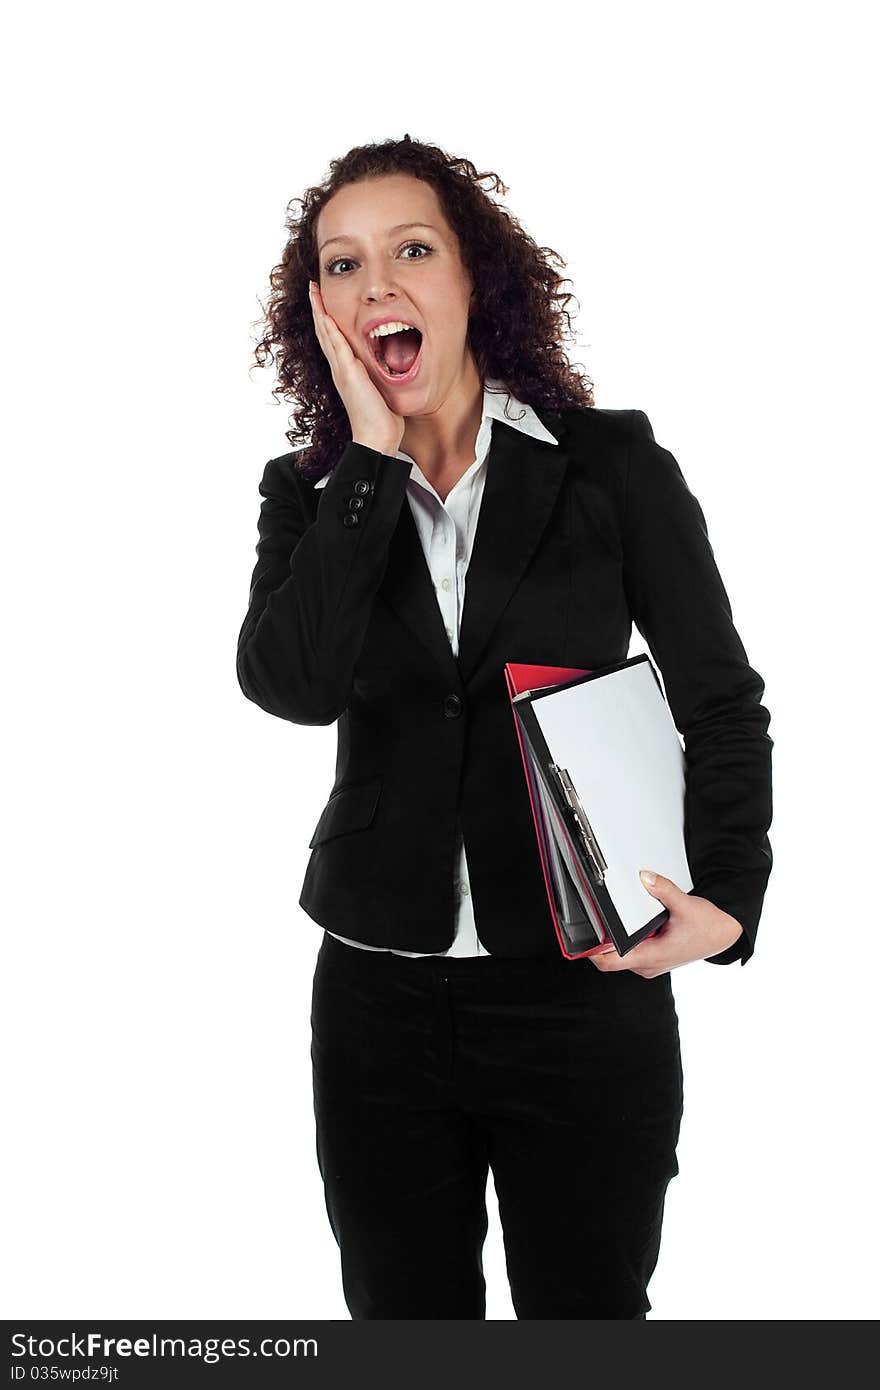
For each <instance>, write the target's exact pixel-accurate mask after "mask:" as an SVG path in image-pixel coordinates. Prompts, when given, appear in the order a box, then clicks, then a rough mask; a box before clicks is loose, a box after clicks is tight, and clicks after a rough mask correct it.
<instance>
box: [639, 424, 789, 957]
mask: <svg viewBox="0 0 880 1390" xmlns="http://www.w3.org/2000/svg"><path fill="white" fill-rule="evenodd" d="M623 534H624V560H623V565H624V586H625V589H626V593H627V599H628V603H629V608H630V613H631V616H632V618H633V620H634V622H635V624H636V626H637V627H638V629H639V631H640V632H641V633H642V635H643V637H644V638H645V641H646V642H647V644H648V646H649V648H650V651H651V654H652V656H653V658H654V660H655V662H656V664H657V666H658V667H659V669H660V671H661V673H662V676H663V683H664V685H665V687H666V696H667V699H668V702H669V707H670V710H671V712H672V716H673V719H674V721H675V725H676V728H677V729H678V731H679V733H680V734H681V735H682V737H683V739H684V743H685V768H686V773H685V786H686V792H685V848H686V851H687V856H688V864H689V866H690V870H691V877H692V879H693V884H694V886H693V888H692V889H691V890H690V891H691V894H693V895H697V896H699V897H704V898H708V899H709V901H710V902H713V903H714V904H715V905H716V906H717V907H720V908H721V909H723V911H725V912H729V913H730V915H731V916H732V917H734V918H736V920H737V921H738V922H739V923H740V924H741V926H742V928H743V931H742V935H741V936H740V937H739V939H738V940H737V941H736V942H735V943H734V944H733V946H731V947H729V948H728V949H727V950H726V951H722V952H720V953H719V954H718V955H714V956H708V957H707V958H706V959H707V960H709V961H710V962H711V963H712V964H713V965H729V964H732V963H733V962H734V961H736V960H739V961H741V962H742V964H743V965H745V963H746V961H747V960H748V959H749V958H750V957H751V956H752V954H753V952H754V949H755V936H756V933H757V929H758V922H759V920H760V917H761V909H762V906H763V900H764V894H765V891H766V888H767V881H768V879H769V876H770V870H771V867H772V864H773V855H772V850H771V846H770V841H769V839H768V835H767V831H768V829H769V827H770V823H771V820H772V788H771V749H772V747H773V739H772V738H771V737H770V735H769V734H768V732H767V729H768V726H769V723H770V715H769V713H768V711H767V709H766V708H765V706H764V705H763V704H762V703H761V701H762V697H763V694H764V682H763V680H762V679H761V677H760V676H759V675H758V673H757V671H755V670H753V668H752V667H751V666H750V665H749V663H748V659H747V656H746V652H745V649H744V647H743V644H742V642H741V640H740V638H739V635H738V633H737V631H736V628H735V627H734V625H733V618H732V614H731V607H730V601H729V599H728V596H727V592H726V590H725V588H724V584H723V583H722V580H721V576H720V574H719V573H718V569H717V566H716V564H715V558H714V555H713V551H712V546H711V544H710V542H709V535H708V530H707V527H706V519H705V517H704V515H703V511H702V508H701V507H700V504H699V502H698V501H697V499H696V497H695V496H694V494H693V493H692V492H691V491H690V489H689V487H688V485H687V483H686V481H685V479H684V476H683V474H682V471H681V469H680V468H679V465H678V463H677V462H676V460H675V458H674V457H673V456H672V454H671V453H670V452H669V451H668V450H667V449H664V448H661V446H660V445H659V444H657V443H656V441H655V439H654V432H653V430H652V428H651V423H650V421H649V419H648V417H647V415H645V413H644V412H643V411H641V410H634V411H632V431H631V435H630V440H629V450H628V463H627V470H626V492H625V503H624V527H623Z"/></svg>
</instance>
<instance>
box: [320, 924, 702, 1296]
mask: <svg viewBox="0 0 880 1390" xmlns="http://www.w3.org/2000/svg"><path fill="white" fill-rule="evenodd" d="M311 1027H312V1044H311V1059H312V1071H313V1080H314V1108H315V1122H316V1141H317V1156H318V1164H319V1168H320V1172H321V1176H322V1179H323V1183H324V1193H325V1200H326V1205H327V1214H328V1216H329V1218H330V1225H331V1227H332V1230H333V1234H334V1236H335V1238H336V1241H337V1243H338V1245H339V1250H340V1255H341V1263H342V1284H343V1290H344V1295H345V1300H346V1303H347V1306H348V1309H349V1311H350V1313H351V1316H352V1318H485V1316H486V1284H485V1279H484V1276H483V1266H482V1248H483V1243H484V1241H485V1237H486V1232H487V1228H488V1219H487V1212H486V1202H485V1194H486V1182H487V1178H488V1170H489V1168H491V1169H492V1174H493V1180H494V1183H495V1190H496V1194H497V1198H498V1209H499V1214H500V1218H501V1223H502V1229H503V1239H504V1250H505V1257H506V1264H507V1274H508V1279H509V1282H510V1290H511V1296H512V1300H513V1306H514V1309H515V1312H516V1316H517V1317H518V1318H628V1319H635V1318H642V1317H644V1315H645V1314H646V1313H647V1312H648V1311H649V1310H650V1307H651V1304H650V1301H649V1299H648V1296H647V1285H648V1281H649V1280H650V1278H651V1275H652V1273H653V1271H654V1268H655V1265H656V1262H657V1257H658V1253H659V1248H660V1230H661V1223H662V1218H663V1208H664V1202H665V1198H666V1189H667V1186H668V1183H669V1181H670V1179H671V1178H672V1177H674V1176H675V1175H676V1174H677V1173H678V1171H679V1169H678V1162H677V1159H676V1152H675V1150H676V1145H677V1143H678V1135H679V1128H680V1124H681V1118H682V1113H683V1095H684V1092H683V1075H682V1068H681V1053H680V1048H679V1033H678V1016H677V1014H676V1011H675V1004H674V1000H673V994H672V985H671V980H670V976H669V974H668V973H667V974H664V975H659V976H657V978H656V979H653V980H645V979H642V977H641V976H639V975H635V974H633V972H632V971H628V970H626V971H620V972H615V973H613V974H607V975H603V974H602V973H601V972H600V971H599V970H597V969H596V968H595V966H593V965H592V964H591V963H590V961H589V960H586V959H584V960H579V961H567V960H565V959H564V957H563V956H562V954H561V953H560V954H558V955H552V956H547V957H540V958H534V959H532V958H529V959H514V960H509V959H502V958H500V957H497V956H478V957H458V958H455V957H452V958H450V957H424V958H412V957H404V956H395V955H391V954H389V953H387V952H374V951H362V950H358V949H357V948H356V947H353V946H346V945H344V944H343V943H341V942H339V941H336V940H335V939H334V938H333V937H331V936H330V935H328V934H327V933H325V934H324V938H323V941H322V944H321V947H320V950H319V952H318V958H317V962H316V967H315V975H314V983H313V991H312V1013H311Z"/></svg>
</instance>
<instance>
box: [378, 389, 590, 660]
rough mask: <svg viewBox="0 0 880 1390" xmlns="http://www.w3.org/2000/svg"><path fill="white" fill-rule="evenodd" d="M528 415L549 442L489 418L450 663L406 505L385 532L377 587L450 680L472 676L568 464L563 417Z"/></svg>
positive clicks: (540, 413) (541, 412) (547, 413)
mask: <svg viewBox="0 0 880 1390" xmlns="http://www.w3.org/2000/svg"><path fill="white" fill-rule="evenodd" d="M535 413H536V415H538V417H539V419H540V420H541V422H542V424H544V425H546V427H547V429H548V430H550V432H551V434H553V435H554V436H555V437H556V439H557V440H558V441H559V442H558V443H557V444H555V445H554V444H550V443H548V442H545V441H543V440H539V439H535V438H533V436H531V435H527V434H524V433H523V432H522V430H518V429H514V427H513V426H512V425H507V424H505V423H504V421H503V420H499V419H497V418H496V419H494V420H493V422H492V440H491V444H490V446H489V453H488V456H487V458H486V470H487V471H486V481H485V486H484V491H483V499H482V502H481V504H480V515H479V519H478V522H477V530H476V534H475V536H474V544H473V550H472V552H471V558H470V563H469V565H468V570H467V575H466V577H465V600H464V610H463V612H462V618H461V631H460V634H459V644H458V645H459V652H458V661H457V662H456V659H455V657H454V656H453V654H452V648H451V646H450V643H449V638H448V637H447V635H446V628H445V625H444V623H443V617H442V614H441V612H440V608H439V605H438V603H437V596H436V594H435V592H434V586H433V583H432V581H431V574H430V570H429V569H428V563H427V560H426V559H425V555H424V552H423V550H422V547H421V542H420V540H419V534H418V531H417V530H416V524H415V521H414V520H413V516H412V512H411V511H410V508H409V504H408V503H406V504H405V505H404V506H403V507H402V508H401V513H400V520H399V522H398V525H397V528H396V530H395V533H394V536H393V537H392V541H391V545H390V548H389V560H388V567H387V569H386V572H385V577H384V579H383V581H382V585H381V588H380V590H379V592H380V593H381V594H382V596H383V597H384V599H385V600H386V602H388V603H389V604H390V605H391V607H392V608H393V609H394V611H395V612H396V613H397V614H398V616H399V617H400V618H401V619H402V620H403V622H405V623H406V625H407V627H408V628H409V629H410V631H411V632H412V634H413V636H414V637H415V638H416V639H417V640H418V641H419V642H421V644H422V645H423V646H424V647H425V648H426V649H427V651H429V652H430V653H431V655H432V657H433V658H434V659H435V660H436V661H437V663H438V664H439V665H440V667H441V668H442V670H443V671H444V673H445V674H446V676H447V678H448V680H449V682H450V685H451V686H455V685H456V684H458V682H459V681H460V682H461V683H462V684H467V683H468V681H470V680H471V678H472V677H473V675H474V673H475V671H476V669H477V667H478V663H479V660H480V657H481V655H482V653H483V651H484V650H485V648H486V645H487V643H488V641H489V638H490V636H491V634H492V631H493V629H494V628H495V626H496V624H497V623H498V621H499V619H500V617H501V614H502V613H503V611H504V609H505V608H506V606H507V604H508V602H509V600H510V597H511V595H512V594H513V592H514V590H515V589H516V586H517V585H518V583H519V581H520V579H521V578H522V575H523V574H524V573H525V570H526V568H527V566H528V564H529V561H530V560H531V558H532V555H533V554H534V552H535V550H536V549H537V546H538V543H539V541H540V539H541V536H542V534H543V532H544V529H545V527H546V525H547V522H548V521H549V519H550V515H551V513H552V511H553V508H554V506H555V504H556V499H557V497H558V495H559V490H560V488H561V486H562V481H563V478H564V476H565V471H566V467H567V464H568V452H567V449H566V435H567V431H566V427H565V423H564V421H563V420H562V417H561V415H559V414H558V413H557V412H555V411H549V410H543V409H540V408H538V407H535Z"/></svg>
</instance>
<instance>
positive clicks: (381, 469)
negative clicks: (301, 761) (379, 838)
mask: <svg viewBox="0 0 880 1390" xmlns="http://www.w3.org/2000/svg"><path fill="white" fill-rule="evenodd" d="M410 471H411V465H410V463H408V462H407V461H405V460H403V459H398V458H395V457H393V456H391V455H387V454H382V453H379V451H378V450H376V449H369V448H367V446H366V445H364V444H357V443H355V442H354V441H351V442H349V443H348V444H347V445H346V446H345V449H344V450H343V453H342V455H341V457H340V459H339V461H338V463H337V464H336V466H335V468H334V469H333V472H332V474H331V475H330V478H329V480H328V482H327V483H326V485H325V486H324V487H323V488H322V489H321V496H320V501H319V502H318V508H317V516H316V517H315V518H314V519H311V518H310V517H309V516H308V515H307V513H306V510H305V507H304V503H303V499H302V488H303V487H308V486H313V484H310V483H309V482H307V481H304V480H303V479H302V478H300V477H299V476H298V475H297V474H296V471H295V470H294V468H293V467H292V463H291V458H290V456H289V455H286V456H282V457H280V458H277V459H270V460H269V462H268V463H267V464H266V466H265V469H264V472H263V478H262V481H261V483H260V488H259V490H260V495H261V496H262V497H263V498H264V501H263V503H262V505H261V507H260V515H259V521H258V533H259V541H258V543H257V563H256V567H255V568H254V571H253V576H252V578H251V587H250V595H249V599H248V609H247V614H246V615H245V619H244V622H243V623H242V626H241V629H240V632H239V636H238V651H237V659H236V673H237V676H238V683H239V685H240V687H241V689H242V691H243V693H244V694H245V695H246V696H247V698H248V699H249V700H252V701H253V702H254V703H255V704H257V705H259V706H260V708H261V709H264V710H266V711H267V713H269V714H274V715H276V716H277V717H278V718H279V719H288V720H291V721H292V722H293V723H295V724H332V723H333V721H334V720H335V719H338V718H339V716H340V714H341V713H342V712H343V710H344V709H345V708H346V707H347V705H348V702H349V699H350V697H351V689H352V683H353V679H354V667H355V663H356V662H357V659H358V656H359V655H360V652H361V648H362V646H363V642H364V637H365V635H366V631H367V626H368V624H369V621H370V615H371V612H372V607H373V599H374V598H375V595H376V591H377V589H378V588H379V585H380V584H381V582H382V579H383V576H384V574H385V570H386V568H387V565H388V556H389V543H390V540H391V537H392V535H393V533H394V529H395V527H396V525H397V520H398V516H399V513H400V508H401V505H402V503H403V499H404V497H405V496H406V484H407V480H408V478H409V476H410ZM347 516H348V517H351V516H356V517H357V520H356V521H355V522H354V523H351V522H346V519H345V518H346V517H347Z"/></svg>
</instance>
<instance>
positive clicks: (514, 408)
mask: <svg viewBox="0 0 880 1390" xmlns="http://www.w3.org/2000/svg"><path fill="white" fill-rule="evenodd" d="M490 420H503V421H504V423H505V425H510V426H511V427H512V428H513V429H515V430H519V431H520V432H521V433H522V434H529V435H531V436H532V438H533V439H540V440H542V441H543V442H544V443H546V444H558V442H559V441H558V440H557V439H556V437H555V435H552V434H551V433H550V431H549V430H548V429H547V427H546V425H543V424H542V423H541V421H540V420H539V419H538V416H537V415H536V414H535V412H534V410H533V409H532V407H531V406H530V405H526V403H525V402H524V401H520V400H517V398H516V396H514V395H513V394H512V393H511V392H510V391H508V390H507V388H506V387H505V385H504V383H503V382H502V381H500V380H498V379H497V378H495V377H487V379H486V381H485V382H484V384H483V418H482V421H481V422H480V429H481V430H484V429H485V428H486V427H487V422H488V421H490ZM392 457H393V458H399V459H404V460H406V461H408V462H409V463H412V464H413V467H414V468H415V467H417V465H416V464H415V462H414V460H413V459H412V458H411V457H410V455H409V454H405V453H403V452H402V451H401V450H400V449H398V451H397V453H396V454H394V455H392ZM332 471H333V470H332V469H331V470H330V472H331V473H332ZM329 477H330V473H325V474H324V476H323V478H319V479H318V481H317V482H316V483H315V487H323V486H324V485H325V483H326V482H327V481H328V479H329Z"/></svg>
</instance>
